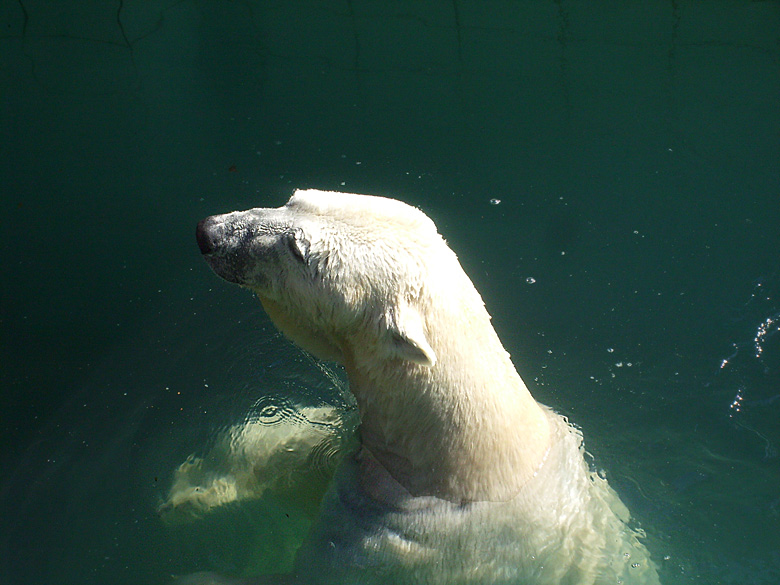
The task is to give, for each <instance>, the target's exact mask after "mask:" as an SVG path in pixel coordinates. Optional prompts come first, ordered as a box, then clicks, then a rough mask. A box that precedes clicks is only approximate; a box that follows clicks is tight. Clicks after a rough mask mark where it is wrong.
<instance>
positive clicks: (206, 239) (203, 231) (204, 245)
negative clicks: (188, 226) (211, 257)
mask: <svg viewBox="0 0 780 585" xmlns="http://www.w3.org/2000/svg"><path fill="white" fill-rule="evenodd" d="M213 223H214V222H213V221H212V219H211V218H210V217H207V218H206V219H202V220H200V221H199V222H198V227H197V228H196V229H195V238H196V239H197V240H198V248H200V253H201V254H203V255H206V254H211V253H212V252H213V251H214V248H215V246H214V239H213V238H212V237H211V233H210V230H209V227H210V226H211V225H212V224H213Z"/></svg>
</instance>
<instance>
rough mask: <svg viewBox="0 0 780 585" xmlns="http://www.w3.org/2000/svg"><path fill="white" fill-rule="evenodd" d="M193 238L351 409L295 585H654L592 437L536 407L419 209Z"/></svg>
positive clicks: (320, 200) (248, 221)
mask: <svg viewBox="0 0 780 585" xmlns="http://www.w3.org/2000/svg"><path fill="white" fill-rule="evenodd" d="M197 241H198V245H199V247H200V250H201V252H202V254H203V256H204V258H205V259H206V261H207V262H208V264H209V265H210V266H211V268H212V269H213V270H214V272H216V274H217V275H219V276H220V277H222V278H223V279H225V280H227V281H230V282H233V283H236V284H238V285H241V286H242V287H245V288H248V289H249V290H251V291H253V292H254V293H255V294H256V295H257V296H258V298H259V300H260V302H261V303H262V305H263V307H264V308H265V311H266V312H267V313H268V315H269V316H270V318H271V320H272V321H273V322H274V324H275V325H276V326H277V327H278V328H279V329H280V330H281V331H282V332H284V333H285V334H286V335H287V336H289V337H290V338H291V339H292V340H293V341H294V342H295V343H297V344H298V345H300V346H301V347H303V348H304V349H306V350H307V351H309V352H311V353H312V354H314V355H315V356H317V357H318V358H320V359H322V360H335V361H338V362H340V363H342V364H343V365H344V367H345V370H346V373H347V377H348V379H349V385H350V390H351V392H352V393H353V394H354V396H355V399H356V401H357V406H358V411H359V416H360V428H359V431H360V443H361V445H360V447H359V449H358V451H357V452H356V453H354V454H353V455H352V456H349V457H346V458H345V460H344V461H343V463H342V464H341V467H340V468H339V470H338V472H337V474H336V478H335V480H334V482H333V483H332V485H331V487H330V489H329V491H328V493H327V494H326V495H325V497H324V499H323V502H322V505H321V513H320V518H319V520H318V522H317V524H316V526H315V528H314V529H313V531H312V534H311V536H310V539H309V541H308V543H307V544H305V545H304V546H303V547H302V549H301V550H300V551H299V552H298V556H297V560H296V569H295V572H294V574H292V575H290V576H289V578H288V581H289V582H294V583H316V584H320V583H322V584H324V583H333V584H339V585H344V584H352V583H360V584H374V583H376V584H388V585H390V584H392V585H397V584H404V583H409V584H416V585H419V584H448V585H449V584H455V583H457V584H487V583H489V584H498V583H501V584H523V585H528V584H543V585H553V584H555V585H561V584H572V585H574V584H577V585H586V584H605V585H606V584H609V585H614V584H616V583H633V584H643V585H657V584H658V583H659V581H658V577H657V573H656V570H655V567H654V565H653V563H652V561H651V560H650V558H649V554H648V552H647V550H646V549H645V547H644V546H643V545H642V544H641V543H640V541H639V539H638V536H640V535H639V534H638V533H637V532H636V531H634V530H632V529H631V528H629V527H628V526H627V525H626V522H627V520H628V511H627V509H626V508H625V506H624V505H623V504H622V503H621V502H620V500H619V498H618V496H617V495H616V494H615V492H614V491H613V490H612V489H611V488H610V487H609V485H608V484H607V482H606V481H605V480H604V479H603V478H601V477H599V476H598V475H596V474H594V473H593V472H591V471H590V470H589V469H588V466H587V465H586V463H585V460H584V458H583V446H582V436H581V434H580V433H579V431H577V430H576V429H574V428H573V427H572V426H571V425H569V424H568V422H567V421H566V420H565V419H564V418H563V417H561V416H559V415H558V414H556V413H554V412H553V411H552V410H550V409H549V408H546V407H544V406H542V405H540V404H538V403H537V402H536V401H535V400H534V398H533V397H532V396H531V394H530V392H529V391H528V389H527V387H526V385H525V384H524V383H523V381H522V379H521V378H520V376H519V375H518V373H517V371H516V370H515V367H514V365H513V364H512V361H511V360H510V357H509V355H508V354H507V352H506V351H505V350H504V348H503V346H502V344H501V342H500V340H499V338H498V336H497V335H496V333H495V331H494V329H493V327H492V325H491V323H490V316H489V315H488V313H487V311H486V310H485V307H484V304H483V301H482V299H481V297H480V295H479V293H478V292H477V291H476V290H475V288H474V286H473V285H472V283H471V281H470V280H469V278H468V276H466V274H465V272H464V271H463V269H462V268H461V266H460V264H459V262H458V259H457V257H456V256H455V254H454V252H453V251H452V250H451V249H450V248H449V247H448V246H447V244H446V243H445V241H444V240H443V239H442V237H441V236H440V235H439V234H438V232H437V230H436V227H435V225H434V223H433V221H431V219H429V218H428V217H427V216H426V215H425V214H424V213H423V212H422V211H420V210H419V209H416V208H414V207H412V206H409V205H407V204H405V203H402V202H400V201H396V200H393V199H388V198H383V197H376V196H369V195H356V194H347V193H337V192H326V191H318V190H298V191H296V192H295V193H294V194H293V196H292V197H291V199H290V200H289V201H288V202H287V204H286V205H284V206H282V207H280V208H276V209H260V208H258V209H250V210H248V211H243V212H233V213H228V214H225V215H217V216H212V217H208V218H206V219H204V220H203V221H201V222H200V223H199V224H198V227H197ZM212 578H213V576H211V575H210V576H209V579H212ZM209 582H211V581H209ZM274 582H277V581H274Z"/></svg>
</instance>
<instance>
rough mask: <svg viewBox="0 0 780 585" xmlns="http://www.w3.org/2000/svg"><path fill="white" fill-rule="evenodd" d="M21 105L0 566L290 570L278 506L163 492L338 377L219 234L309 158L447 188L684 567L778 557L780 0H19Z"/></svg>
mask: <svg viewBox="0 0 780 585" xmlns="http://www.w3.org/2000/svg"><path fill="white" fill-rule="evenodd" d="M0 124H1V126H0V205H2V208H1V209H0V211H1V212H2V222H1V223H0V225H2V236H0V254H1V256H0V257H1V258H2V271H1V274H2V277H1V278H2V280H1V281H0V282H1V283H2V293H1V294H2V297H1V299H2V317H1V319H2V321H1V322H0V327H1V333H2V348H1V349H2V355H1V358H0V359H2V363H1V367H2V371H1V372H0V375H1V376H2V380H1V384H2V386H0V445H1V449H2V451H0V490H1V491H0V506H1V508H0V582H2V583H4V584H9V585H16V584H22V583H24V584H25V585H30V584H37V583H42V584H43V583H46V584H51V583H58V584H70V583H73V584H76V583H78V584H79V585H84V584H91V583H95V584H102V583H112V584H120V583H121V584H124V583H127V584H140V583H143V584H155V583H165V582H166V581H167V579H168V578H169V576H170V575H171V574H173V573H176V574H181V573H187V572H191V571H194V570H203V569H213V570H219V571H223V572H232V573H241V572H252V571H262V570H273V569H275V568H277V565H275V563H278V562H279V558H280V556H283V553H280V552H279V551H275V552H259V551H265V550H266V549H265V548H263V547H267V546H268V542H269V539H270V540H273V539H276V538H277V537H278V534H277V533H273V534H271V536H269V535H268V531H269V530H271V532H273V530H277V529H278V530H289V531H290V532H291V533H295V532H296V528H295V527H292V528H289V527H288V528H284V526H285V525H284V520H283V517H282V516H280V517H279V518H277V523H276V524H274V523H273V522H271V521H269V520H268V517H269V516H268V515H269V514H270V515H273V514H274V513H276V514H277V515H278V514H280V512H278V509H279V506H275V505H273V503H271V504H269V505H268V509H265V508H262V509H256V508H253V507H251V506H249V507H248V508H246V509H243V508H242V509H240V510H237V511H236V510H233V511H232V512H229V513H228V515H227V516H226V515H221V516H220V515H217V517H216V518H212V519H209V520H207V521H204V522H203V523H200V524H194V525H190V526H186V527H177V528H175V529H170V528H166V527H164V526H162V525H161V523H160V522H159V520H158V519H157V517H156V514H155V507H156V505H157V503H158V502H159V500H160V498H161V497H163V496H164V494H165V490H166V486H167V484H168V481H169V478H170V473H171V470H172V469H173V468H174V467H175V466H176V465H177V464H178V463H180V462H181V461H182V460H183V458H184V457H186V456H187V455H188V454H189V453H191V452H193V451H199V450H201V449H202V448H203V447H204V446H205V445H206V444H207V443H208V441H209V439H210V438H212V437H213V436H214V435H215V433H216V432H217V431H218V430H219V429H221V428H224V426H226V425H229V424H231V423H234V422H238V421H240V420H242V419H243V417H244V416H245V414H246V412H247V410H248V409H250V408H251V406H252V404H253V401H254V400H255V399H257V398H258V397H259V396H261V395H263V394H264V393H266V392H268V391H270V390H271V389H273V387H275V386H274V384H277V383H278V384H282V386H285V384H288V382H289V379H290V377H292V379H293V382H291V383H289V384H292V387H294V388H296V389H297V390H296V391H299V392H301V393H303V394H305V393H306V392H309V393H313V394H318V393H319V394H322V395H323V396H325V397H326V398H328V399H335V398H334V396H333V393H334V388H333V387H332V385H329V383H328V382H327V381H323V380H326V379H325V377H324V376H323V375H322V373H321V372H320V371H319V369H318V368H316V367H314V366H312V365H311V364H310V363H309V362H308V361H307V360H306V359H305V358H302V357H301V356H300V355H299V354H297V353H296V352H295V351H294V350H292V349H290V348H289V347H288V346H286V345H284V343H283V341H282V340H280V339H278V338H277V337H276V335H275V334H274V333H273V330H272V328H271V327H270V326H269V324H268V322H267V320H266V318H265V316H264V315H263V314H262V311H261V310H260V309H259V307H258V306H257V304H256V303H255V302H254V301H253V299H252V298H251V297H250V296H249V295H247V294H246V293H243V292H242V291H240V290H238V289H236V288H233V287H230V286H228V285H227V284H225V283H222V282H220V281H218V280H217V279H216V278H215V277H214V276H213V275H212V274H211V273H210V271H209V270H208V268H207V267H206V266H205V264H204V263H203V262H202V260H201V259H200V258H199V254H198V250H197V247H196V245H195V243H194V237H193V232H194V225H195V223H196V222H197V220H198V219H200V218H202V217H204V216H206V215H210V214H213V213H218V212H225V211H229V210H233V209H241V208H246V207H254V206H276V205H281V204H282V203H283V202H284V201H285V200H286V198H287V197H288V196H289V194H290V193H291V191H292V190H293V189H294V188H297V187H317V188H323V189H341V190H348V191H356V192H366V193H373V194H378V195H390V196H395V197H397V198H400V199H403V200H404V201H407V202H409V203H412V204H414V205H417V206H419V207H421V208H422V209H423V210H425V211H426V213H428V214H429V215H430V216H431V217H432V218H434V220H435V221H436V222H437V224H438V226H439V228H440V231H441V232H442V233H443V234H444V235H445V237H446V238H447V239H448V241H449V242H450V244H451V246H452V247H453V248H454V249H455V250H456V251H457V252H458V254H459V256H460V257H461V260H462V263H463V264H464V267H465V268H466V269H467V271H468V272H469V274H470V275H471V276H472V278H473V280H474V281H475V283H476V284H477V287H478V288H479V289H480V291H481V292H482V293H483V297H484V298H485V301H486V303H487V305H488V308H489V310H490V312H491V314H492V315H493V317H494V323H495V325H496V328H497V329H498V331H499V334H500V335H501V337H502V339H503V341H504V343H505V345H506V347H507V349H508V350H509V351H510V353H511V354H512V356H513V358H514V361H515V363H516V364H517V366H518V369H519V370H520V372H521V374H522V375H523V376H524V378H525V379H526V380H527V382H528V383H529V386H530V387H531V390H532V392H533V393H534V395H535V396H536V397H537V398H538V399H539V400H540V401H542V402H545V403H546V404H549V405H551V406H553V407H555V408H556V409H557V410H559V411H560V412H562V413H564V414H566V415H568V416H569V417H570V419H571V420H572V422H574V423H575V424H577V425H579V426H581V427H582V428H583V430H584V433H585V437H586V446H587V447H588V449H589V451H591V452H592V453H593V454H594V457H595V463H594V465H595V466H596V467H597V468H599V469H604V470H606V474H607V477H608V478H609V479H610V482H611V483H612V485H613V486H614V487H615V488H616V489H617V490H618V491H619V492H620V494H621V496H622V497H623V499H624V500H625V501H626V503H627V504H628V505H629V507H630V508H631V509H632V512H633V514H634V516H635V519H636V522H637V524H638V525H639V526H641V527H642V528H644V529H645V530H646V532H647V534H648V539H647V542H648V546H649V547H650V548H651V550H652V552H653V554H654V557H655V559H656V561H657V562H658V564H659V566H660V567H661V571H662V577H663V580H664V583H667V584H676V583H686V584H687V583H707V584H709V583H727V584H735V585H745V584H752V583H761V584H767V585H769V584H776V583H778V582H780V457H778V448H779V447H778V442H779V441H780V423H779V418H780V416H779V415H780V335H776V333H777V331H778V323H780V302H778V300H777V299H778V298H780V254H779V252H780V5H779V4H778V2H777V1H753V2H750V1H714V0H713V1H708V2H698V1H697V2H692V1H685V0H672V1H665V2H661V1H655V0H645V1H641V2H640V1H635V0H628V1H622V2H618V1H593V2H584V1H577V2H571V1H535V0H534V1H531V0H529V1H489V0H480V1H477V0H454V1H453V2H439V1H430V2H414V1H387V2H378V1H358V0H343V1H336V0H333V1H313V0H312V1H307V2H297V1H274V2H271V1H268V2H260V1H258V2H250V1H244V2H227V1H222V2H217V1H191V0H184V1H178V0H177V1H167V2H162V1H148V2H141V1H125V2H122V1H119V2H107V1H92V2H88V1H83V0H82V1H71V2H45V1H40V2H32V1H21V0H20V1H18V2H14V1H10V0H2V1H0ZM491 199H496V200H500V203H499V204H497V205H495V204H491ZM762 327H763V330H765V333H764V334H761V332H762ZM464 333H467V332H464ZM759 350H760V352H759ZM724 360H727V361H726V362H724ZM329 393H330V394H329ZM337 394H338V391H336V395H337ZM336 397H337V396H336ZM735 402H736V403H739V404H740V405H741V406H739V408H737V406H736V405H735ZM269 509H270V510H271V511H270V512H269ZM290 512H291V516H292V517H295V511H294V510H293V511H290ZM269 525H272V526H275V527H276V528H273V529H270V528H268V526H269ZM298 532H300V530H298Z"/></svg>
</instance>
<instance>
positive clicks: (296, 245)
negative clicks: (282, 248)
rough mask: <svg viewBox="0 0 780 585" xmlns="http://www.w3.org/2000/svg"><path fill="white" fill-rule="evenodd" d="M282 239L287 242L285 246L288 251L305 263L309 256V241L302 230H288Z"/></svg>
mask: <svg viewBox="0 0 780 585" xmlns="http://www.w3.org/2000/svg"><path fill="white" fill-rule="evenodd" d="M284 239H285V241H286V243H287V247H288V248H289V249H290V253H291V254H292V255H293V256H294V257H295V258H297V259H298V260H300V261H301V262H303V263H304V264H307V263H308V257H309V242H308V241H307V240H306V237H305V236H304V235H303V232H302V231H301V230H295V231H292V232H289V233H287V234H285V238H284Z"/></svg>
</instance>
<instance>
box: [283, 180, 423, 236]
mask: <svg viewBox="0 0 780 585" xmlns="http://www.w3.org/2000/svg"><path fill="white" fill-rule="evenodd" d="M286 207H288V208H291V209H298V210H300V211H303V212H305V213H311V214H314V215H327V216H329V217H330V218H338V219H340V220H341V221H346V222H348V223H363V222H364V221H365V220H366V219H368V218H372V219H373V218H384V219H388V220H392V221H393V222H395V223H397V224H399V225H403V226H405V227H407V228H408V229H412V230H430V231H432V232H434V233H438V232H437V231H436V225H435V224H434V223H433V221H432V220H431V219H430V218H429V217H428V216H427V215H425V214H424V213H423V212H422V211H420V210H419V209H417V208H416V207H413V206H411V205H408V204H406V203H403V202H402V201H398V200H396V199H389V198H387V197H377V196H376V195H357V194H355V193H341V192H339V191H320V190H319V189H297V190H296V191H295V193H293V196H292V197H291V198H290V200H289V201H288V202H287V205H286Z"/></svg>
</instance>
